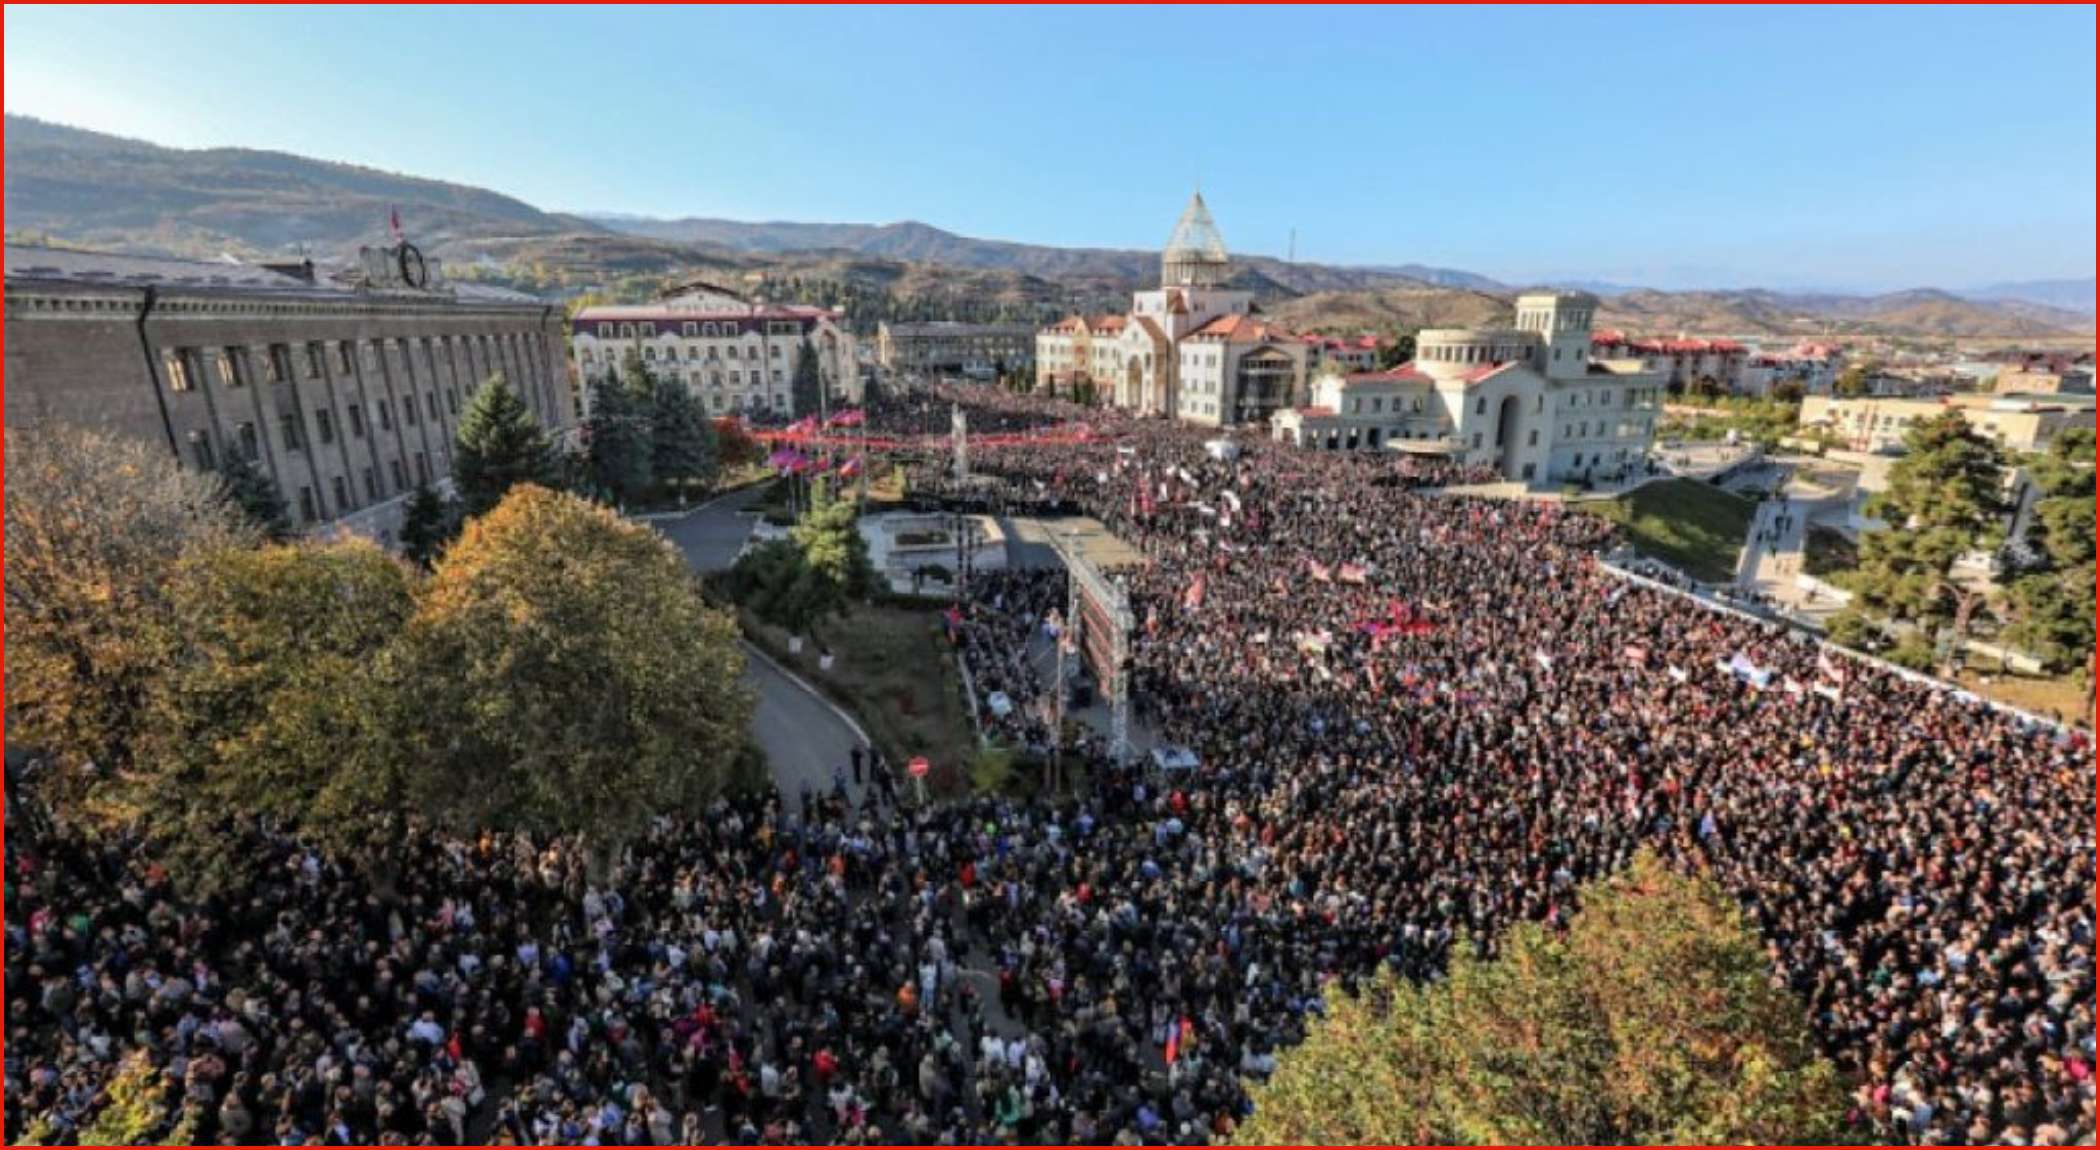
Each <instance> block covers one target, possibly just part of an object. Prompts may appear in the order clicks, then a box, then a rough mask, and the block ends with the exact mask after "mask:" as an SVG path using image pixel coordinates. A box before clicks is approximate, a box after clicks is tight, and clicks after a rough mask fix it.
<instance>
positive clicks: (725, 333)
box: [569, 284, 862, 418]
mask: <svg viewBox="0 0 2100 1150" xmlns="http://www.w3.org/2000/svg"><path fill="white" fill-rule="evenodd" d="M805 341H807V342H808V344H809V346H810V349H811V351H812V352H813V353H814V354H815V355H816V357H817V375H818V378H819V379H821V380H823V382H824V386H825V388H826V390H827V391H828V392H829V396H830V399H831V401H833V402H838V403H845V404H856V403H859V402H860V401H861V391H862V388H861V375H860V369H859V360H858V357H857V354H856V352H855V349H854V342H853V335H852V333H850V332H848V331H847V330H846V328H845V326H844V324H843V322H842V321H841V317H840V316H839V315H838V314H837V313H835V312H832V311H830V310H827V309H825V308H819V307H802V306H788V305H782V304H765V303H755V302H752V301H750V300H746V299H744V298H743V297H742V296H739V295H737V294H736V293H734V292H731V291H728V290H725V289H722V288H718V287H713V286H710V285H706V284H694V285H690V286H688V287H686V288H683V289H680V290H679V291H677V292H676V293H674V294H672V295H670V296H667V297H665V298H664V299H661V300H659V301H657V302H656V303H651V304H639V305H612V306H604V307H587V308H584V309H582V310H580V311H578V312H577V313H576V314H575V315H573V316H571V317H569V354H570V357H571V359H572V361H573V362H574V363H575V366H576V377H577V379H578V380H579V381H580V383H581V384H582V387H581V389H580V390H581V393H582V395H583V396H584V397H585V402H586V403H588V401H589V395H590V386H589V385H590V384H591V383H592V382H593V381H595V380H597V379H600V378H602V377H603V376H604V375H605V374H606V373H607V372H608V371H611V370H615V369H618V368H619V367H620V366H621V364H623V363H624V362H625V361H626V358H627V355H628V353H629V352H634V353H635V354H638V355H640V356H641V358H642V364H643V366H644V367H646V368H647V369H648V370H649V371H650V373H651V374H652V375H655V376H656V377H658V378H665V377H669V378H674V379H679V380H683V381H684V382H685V384H686V386H687V387H688V388H690V389H691V390H692V392H693V394H694V395H695V396H697V397H699V399H700V401H701V402H702V403H703V404H705V405H706V407H707V410H708V411H709V412H710V413H711V414H715V415H728V414H731V413H744V414H760V413H765V414H771V415H775V416H787V417H789V418H794V417H798V416H802V415H809V414H814V413H812V412H805V411H797V410H796V409H795V399H794V382H795V360H796V357H797V356H798V355H800V354H801V349H802V346H803V343H804V342H805Z"/></svg>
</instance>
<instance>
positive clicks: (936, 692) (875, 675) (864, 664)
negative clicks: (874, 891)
mask: <svg viewBox="0 0 2100 1150" xmlns="http://www.w3.org/2000/svg"><path fill="white" fill-rule="evenodd" d="M742 614H743V624H744V633H745V634H746V635H749V636H750V637H751V640H752V641H753V642H755V643H757V644H758V645H759V646H760V647H761V648H763V649H764V650H765V652H766V653H767V654H769V655H772V656H773V657H774V658H776V659H778V660H780V661H781V662H782V663H784V664H786V665H787V666H789V667H790V668H792V669H793V670H794V671H795V672H796V673H797V674H800V675H801V676H802V677H804V678H806V679H808V680H809V681H810V682H812V683H815V684H816V685H817V686H818V687H819V688H820V689H822V690H823V691H824V692H825V693H826V694H828V695H830V696H831V697H832V698H834V699H836V700H837V701H838V702H839V703H840V704H841V705H843V706H844V707H845V708H846V709H847V710H849V711H852V712H853V715H854V717H855V718H857V719H859V720H860V724H861V726H863V727H865V728H867V731H868V737H869V738H871V739H873V740H874V741H875V745H876V746H877V747H878V748H880V749H881V751H882V753H883V754H884V755H885V756H886V757H888V758H889V760H890V761H891V762H893V763H896V764H899V766H900V769H901V766H902V764H903V763H905V762H907V761H909V760H910V759H911V758H912V757H913V756H914V755H924V756H926V757H927V758H928V759H931V760H932V761H933V764H934V772H935V779H936V781H939V780H941V779H943V778H949V779H961V778H963V777H964V776H965V772H967V770H968V769H969V767H970V765H971V763H972V762H973V760H974V759H975V758H976V755H977V734H976V730H975V728H973V727H972V726H971V725H970V712H969V708H968V707H967V706H966V705H965V704H964V703H963V696H962V676H961V674H960V673H959V672H958V671H957V670H956V669H955V652H954V650H953V648H951V647H950V646H949V645H948V636H947V633H946V631H945V630H944V629H943V628H942V625H941V612H940V608H938V607H932V606H927V607H903V606H894V605H889V604H884V605H881V606H867V605H865V604H863V605H857V606H855V607H854V608H853V610H852V612H851V613H850V614H848V615H846V616H844V617H843V618H839V619H830V620H826V621H825V622H823V623H820V624H818V625H817V627H816V633H815V635H814V636H813V637H812V638H811V639H810V640H808V641H805V642H804V643H803V645H802V653H801V654H799V655H790V654H788V642H787V638H788V637H787V633H786V632H785V631H782V630H781V629H780V628H778V627H773V626H770V625H768V624H765V623H762V622H760V621H758V619H756V618H755V617H753V616H752V615H751V613H750V612H748V611H746V612H743V613H742ZM820 644H821V645H823V646H826V647H828V648H829V649H830V650H831V653H832V655H833V656H835V658H834V660H833V662H832V666H831V670H830V671H828V672H827V671H822V670H819V669H818V658H817V649H818V646H819V645H820Z"/></svg>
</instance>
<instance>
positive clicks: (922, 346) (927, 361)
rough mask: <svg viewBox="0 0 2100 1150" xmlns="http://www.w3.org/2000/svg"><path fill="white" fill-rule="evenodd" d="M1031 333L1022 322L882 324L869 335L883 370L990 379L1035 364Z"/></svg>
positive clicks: (1034, 349)
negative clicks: (873, 338) (873, 337)
mask: <svg viewBox="0 0 2100 1150" xmlns="http://www.w3.org/2000/svg"><path fill="white" fill-rule="evenodd" d="M1035 353H1036V347H1035V329H1034V328H1033V327H1030V326H1029V325H1027V324H1025V323H957V322H953V321H949V320H935V321H932V322H928V323H885V324H883V325H881V326H880V327H879V328H878V329H877V330H876V334H875V361H876V362H877V363H880V364H881V365H882V368H883V370H884V371H891V372H902V373H906V374H912V375H960V376H965V377H968V378H970V379H991V378H993V377H995V376H997V375H998V374H999V373H1000V371H1001V370H1002V369H1003V370H1005V371H1009V372H1013V371H1027V370H1029V369H1030V368H1032V367H1033V366H1034V363H1035Z"/></svg>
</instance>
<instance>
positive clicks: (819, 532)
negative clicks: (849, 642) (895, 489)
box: [788, 479, 874, 614]
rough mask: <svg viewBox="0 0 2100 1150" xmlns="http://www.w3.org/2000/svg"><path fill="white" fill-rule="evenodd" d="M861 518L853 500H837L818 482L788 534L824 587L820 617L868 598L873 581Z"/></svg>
mask: <svg viewBox="0 0 2100 1150" xmlns="http://www.w3.org/2000/svg"><path fill="white" fill-rule="evenodd" d="M859 518H860V509H859V508H857V507H856V506H854V504H853V501H852V500H849V499H840V498H838V497H836V496H835V495H834V494H833V493H832V491H831V489H830V485H829V484H827V483H825V482H824V481H823V480H822V479H818V480H815V481H813V482H812V483H811V484H810V487H809V509H808V510H807V511H804V512H803V513H802V518H801V519H800V520H799V521H798V522H796V524H795V526H794V527H793V528H792V529H791V530H790V531H789V532H788V534H789V537H790V538H792V539H793V540H794V542H795V546H796V547H797V548H799V549H800V550H801V552H802V559H803V562H804V563H805V564H807V565H808V567H809V570H810V572H811V574H812V575H813V576H814V577H815V578H816V579H817V580H819V581H820V582H821V583H822V585H823V589H824V591H823V596H822V608H821V609H820V610H819V611H818V612H817V613H818V614H823V613H827V612H839V611H843V610H845V607H846V604H847V602H848V601H850V600H852V599H857V598H860V597H862V596H864V595H866V594H867V593H868V588H869V586H870V584H871V583H872V582H873V581H874V568H873V565H872V564H871V563H870V562H869V560H868V541H867V540H865V539H863V538H861V535H860V527H859V525H858V520H859Z"/></svg>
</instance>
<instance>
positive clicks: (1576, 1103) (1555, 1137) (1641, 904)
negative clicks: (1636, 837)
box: [1234, 854, 1846, 1145]
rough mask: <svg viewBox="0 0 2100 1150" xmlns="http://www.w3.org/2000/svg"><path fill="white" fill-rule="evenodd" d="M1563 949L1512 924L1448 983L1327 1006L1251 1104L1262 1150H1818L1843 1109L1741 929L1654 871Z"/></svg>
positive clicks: (1634, 880) (1628, 879) (1582, 923)
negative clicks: (1776, 1146)
mask: <svg viewBox="0 0 2100 1150" xmlns="http://www.w3.org/2000/svg"><path fill="white" fill-rule="evenodd" d="M1582 902H1583V909H1582V911H1581V912H1580V913H1579V914H1577V915H1576V916H1575V918H1574V920H1573V922H1572V924H1571V925H1570V927H1569V929H1568V931H1567V933H1566V935H1565V937H1558V936H1556V935H1555V934H1553V933H1552V932H1550V931H1549V930H1548V929H1547V928H1545V927H1544V926H1541V925H1540V924H1537V923H1525V924H1523V925H1520V926H1518V927H1517V928H1516V929H1515V930H1513V931H1512V932H1511V933H1510V935H1509V936H1508V937H1507V938H1506V939H1505V940H1504V942H1503V945H1502V947H1501V953H1500V956H1499V957H1498V958H1495V959H1493V960H1483V959H1480V958H1477V957H1474V956H1473V955H1472V954H1471V953H1470V950H1471V948H1469V947H1464V946H1461V947H1459V948H1457V949H1456V952H1455V953H1454V954H1453V956H1452V961H1451V967H1450V972H1449V975H1448V977H1446V978H1445V979H1443V980H1441V981H1437V982H1433V983H1430V984H1427V985H1414V984H1411V983H1408V982H1406V981H1403V980H1401V979H1400V978H1399V977H1397V976H1396V975H1394V974H1392V973H1391V972H1390V971H1385V972H1381V973H1380V975H1379V976H1377V977H1376V978H1374V979H1373V980H1372V981H1371V982H1370V983H1369V984H1368V985H1366V986H1365V987H1364V988H1363V989H1362V990H1361V991H1360V992H1359V993H1358V994H1356V995H1354V996H1349V995H1341V994H1337V995H1335V996H1334V997H1333V998H1332V999H1331V1000H1330V1002H1329V1005H1328V1010H1327V1015H1326V1017H1325V1018H1324V1019H1322V1020H1320V1021H1318V1022H1316V1023H1315V1024H1314V1026H1313V1029H1312V1032H1311V1034H1310V1036H1309V1037H1308V1038H1307V1040H1306V1042H1305V1043H1304V1044H1303V1045H1302V1046H1299V1047H1297V1048H1295V1049H1293V1050H1290V1051H1287V1052H1286V1053H1285V1054H1284V1055H1283V1056H1282V1059H1281V1065H1280V1066H1279V1068H1278V1070H1277V1072H1276V1074H1275V1075H1274V1076H1273V1077H1272V1078H1271V1079H1270V1081H1269V1082H1268V1083H1267V1084H1266V1085H1264V1086H1262V1087H1259V1088H1257V1089H1256V1090H1255V1092H1254V1103H1255V1112H1254V1116H1253V1117H1252V1119H1250V1120H1249V1121H1248V1122H1247V1123H1246V1124H1245V1125H1243V1126H1241V1127H1240V1128H1239V1129H1238V1130H1237V1131H1236V1132H1235V1135H1234V1140H1235V1141H1237V1142H1238V1143H1240V1144H1243V1145H1258V1144H1301V1145H1302V1144H1330V1145H1332V1144H1364V1143H1384V1144H1399V1143H1413V1144H1466V1145H1482V1144H1490V1143H1501V1144H1534V1145H1554V1144H1561V1145H1566V1144H1588V1145H1608V1144H1626V1143H1634V1144H1640V1143H1726V1142H1756V1143H1800V1142H1828V1141H1830V1140H1831V1138H1832V1137H1833V1136H1834V1135H1836V1134H1837V1133H1838V1132H1839V1122H1840V1121H1841V1118H1842V1115H1843V1111H1844V1107H1845V1102H1846V1098H1845V1093H1844V1089H1843V1086H1842V1084H1841V1082H1840V1080H1839V1076H1838V1073H1837V1071H1836V1069H1835V1067H1833V1066H1832V1065H1831V1064H1830V1063H1829V1062H1827V1061H1825V1060H1824V1059H1822V1058H1821V1057H1819V1056H1818V1055H1817V1054H1816V1051H1815V1046H1814V1044H1813V1042H1812V1040H1811V1038H1810V1036H1809V1033H1808V1028H1807V1020H1806V1015H1805V1012H1804V1008H1803V1006H1802V1004H1801V1003H1800V1002H1798V1001H1796V1000H1795V999H1794V998H1793V997H1792V996H1791V995H1790V994H1789V993H1788V992H1786V991H1785V990H1783V989H1778V988H1775V986H1774V985H1773V979H1772V974H1771V969H1770V965H1769V963H1768V961H1767V959H1766V957H1765V954H1764V950H1763V947H1762V946H1761V945H1760V944H1759V942H1758V939H1757V937H1756V935H1755V934H1754V933H1753V932H1752V931H1751V930H1750V928H1749V926H1748V925H1747V924H1746V923H1745V922H1744V921H1743V917H1742V914H1741V912H1740V911H1739V910H1738V909H1737V908H1736V907H1735V905H1734V904H1733V903H1732V902H1731V901H1730V900H1729V899H1728V897H1727V896H1726V895H1725V894H1724V893H1723V892H1721V891H1720V890H1719V889H1718V888H1717V887H1716V886H1715V885H1714V884H1713V883H1711V882H1709V881H1706V880H1703V879H1687V878H1683V877H1680V876H1678V875H1675V874H1673V873H1671V872H1670V871H1669V870H1668V869H1667V868H1665V867H1664V866H1663V865H1662V864H1661V863H1660V862H1658V861H1657V860H1656V859H1654V858H1653V857H1652V856H1649V855H1645V854H1644V855H1642V856H1640V857H1639V858H1637V859H1636V861H1635V862H1634V864H1633V865H1632V867H1631V868H1630V869H1629V870H1627V871H1626V872H1625V873H1623V874H1621V875H1619V876H1617V877H1615V878H1611V879H1607V880H1604V881H1602V882H1599V883H1596V884H1593V885H1591V886H1590V887H1588V888H1587V889H1586V890H1585V891H1584V893H1583V898H1582Z"/></svg>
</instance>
